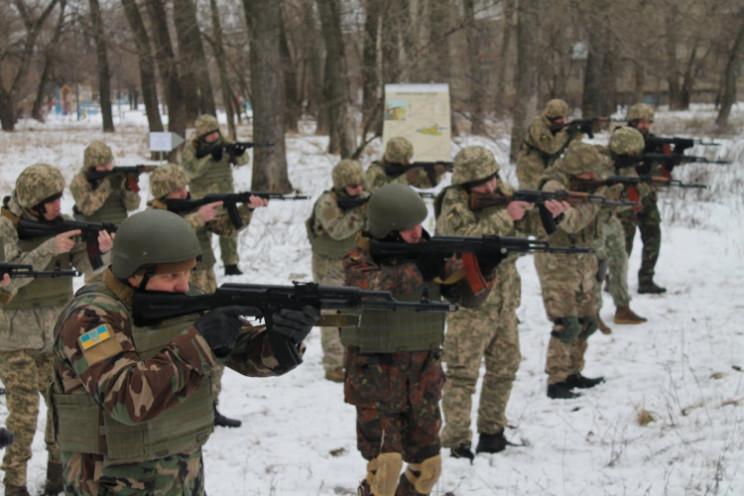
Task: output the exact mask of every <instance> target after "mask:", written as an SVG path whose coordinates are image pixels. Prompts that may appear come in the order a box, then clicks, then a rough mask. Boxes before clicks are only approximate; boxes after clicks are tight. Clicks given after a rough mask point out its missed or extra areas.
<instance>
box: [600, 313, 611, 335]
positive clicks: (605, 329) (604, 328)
mask: <svg viewBox="0 0 744 496" xmlns="http://www.w3.org/2000/svg"><path fill="white" fill-rule="evenodd" d="M597 322H598V323H599V330H600V332H601V333H602V334H612V329H611V328H610V327H609V326H608V325H607V324H605V323H604V320H602V317H600V316H599V314H597Z"/></svg>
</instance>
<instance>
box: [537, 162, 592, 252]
mask: <svg viewBox="0 0 744 496" xmlns="http://www.w3.org/2000/svg"><path fill="white" fill-rule="evenodd" d="M541 189H542V190H543V191H561V190H570V178H569V176H568V175H566V174H563V173H559V172H558V171H555V170H553V171H550V172H548V174H546V175H545V176H544V177H543V180H542V187H541ZM606 190H607V188H606V187H600V188H598V189H597V190H596V191H594V193H595V194H598V195H603V194H605V191H606ZM601 211H602V206H601V205H596V204H586V205H572V206H571V207H569V208H568V209H566V210H564V211H563V214H562V217H561V218H560V221H559V222H558V231H557V232H556V233H555V234H553V236H552V237H551V238H550V243H551V244H553V245H556V246H571V245H577V246H588V247H591V246H593V245H594V244H595V243H596V242H597V241H598V240H599V239H601V238H602V226H603V225H604V223H605V222H606V220H607V219H606V218H604V217H602V216H600V215H599V214H600V212H601Z"/></svg>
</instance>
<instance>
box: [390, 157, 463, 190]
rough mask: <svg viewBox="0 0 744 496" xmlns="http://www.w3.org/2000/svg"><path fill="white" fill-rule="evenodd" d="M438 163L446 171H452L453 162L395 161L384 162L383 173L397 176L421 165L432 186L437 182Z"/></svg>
mask: <svg viewBox="0 0 744 496" xmlns="http://www.w3.org/2000/svg"><path fill="white" fill-rule="evenodd" d="M437 165H439V166H441V167H444V170H446V171H447V172H452V167H453V166H454V162H447V161H438V162H412V163H410V164H401V163H397V162H387V161H386V162H385V174H387V175H388V176H391V177H398V176H400V175H401V174H403V173H405V172H408V171H409V170H411V169H415V168H417V167H421V168H423V169H424V170H425V171H426V175H427V176H428V178H429V182H430V183H431V185H432V186H434V185H435V184H436V182H437V176H436V166H437Z"/></svg>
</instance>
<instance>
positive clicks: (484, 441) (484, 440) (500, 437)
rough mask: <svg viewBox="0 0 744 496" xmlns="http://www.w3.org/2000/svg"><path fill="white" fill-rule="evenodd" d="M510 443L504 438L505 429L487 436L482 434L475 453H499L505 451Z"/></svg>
mask: <svg viewBox="0 0 744 496" xmlns="http://www.w3.org/2000/svg"><path fill="white" fill-rule="evenodd" d="M507 444H509V441H507V440H506V438H505V437H504V429H501V430H500V431H499V432H497V433H496V434H486V433H485V432H481V433H480V436H479V437H478V446H476V448H475V453H476V454H478V453H498V452H499V451H504V449H506V445H507Z"/></svg>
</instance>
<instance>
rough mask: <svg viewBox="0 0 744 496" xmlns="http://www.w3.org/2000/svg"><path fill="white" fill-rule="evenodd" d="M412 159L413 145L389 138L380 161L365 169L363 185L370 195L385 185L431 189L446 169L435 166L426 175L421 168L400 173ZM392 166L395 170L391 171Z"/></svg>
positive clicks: (405, 140)
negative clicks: (406, 185)
mask: <svg viewBox="0 0 744 496" xmlns="http://www.w3.org/2000/svg"><path fill="white" fill-rule="evenodd" d="M412 158H413V143H411V142H410V141H408V140H407V139H406V138H403V137H400V136H398V137H395V138H390V139H389V140H388V142H387V145H386V146H385V155H383V157H382V160H375V161H374V162H372V163H371V164H370V166H369V167H367V172H365V176H364V178H365V179H364V185H365V187H366V188H367V190H369V192H370V193H374V192H375V191H377V190H378V189H380V188H381V187H383V186H384V185H386V184H391V183H393V184H408V185H411V186H415V187H416V188H424V189H426V188H433V187H434V186H436V185H437V184H439V181H440V180H441V179H442V175H443V174H444V173H445V171H446V169H445V167H444V166H443V165H439V164H437V165H435V166H434V168H433V169H432V173H431V174H429V173H427V171H426V169H424V168H423V167H414V168H409V169H408V171H407V172H401V169H402V167H401V166H406V165H409V164H410V163H411V159H412ZM390 166H392V167H393V168H394V169H395V170H391V167H390Z"/></svg>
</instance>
